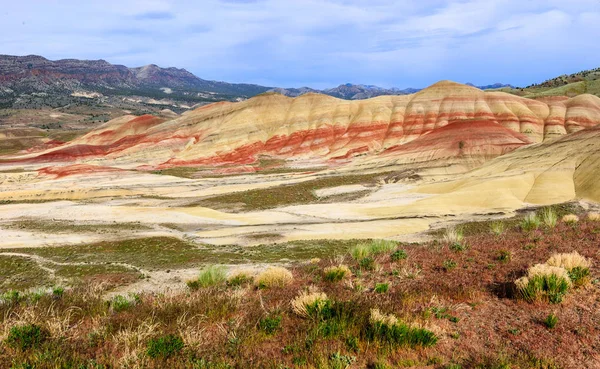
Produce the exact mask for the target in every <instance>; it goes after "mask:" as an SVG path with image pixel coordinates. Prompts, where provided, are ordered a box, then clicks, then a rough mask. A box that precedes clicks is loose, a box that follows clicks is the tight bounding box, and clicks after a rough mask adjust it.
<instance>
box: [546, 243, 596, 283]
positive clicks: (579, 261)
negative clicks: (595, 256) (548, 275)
mask: <svg viewBox="0 0 600 369" xmlns="http://www.w3.org/2000/svg"><path fill="white" fill-rule="evenodd" d="M546 264H548V265H551V266H556V267H561V268H564V269H565V270H566V271H567V273H568V274H569V278H571V281H572V282H573V284H574V285H575V286H577V287H578V286H582V285H584V284H586V283H587V282H588V281H589V278H588V277H589V275H590V267H591V266H592V263H591V262H590V261H589V260H588V259H586V258H585V257H583V256H581V255H580V254H579V253H578V252H577V251H574V252H571V253H563V254H554V255H552V256H551V257H550V259H548V261H547V262H546Z"/></svg>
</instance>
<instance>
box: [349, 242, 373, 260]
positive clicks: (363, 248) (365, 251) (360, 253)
mask: <svg viewBox="0 0 600 369" xmlns="http://www.w3.org/2000/svg"><path fill="white" fill-rule="evenodd" d="M350 255H351V256H352V258H353V259H354V260H362V259H364V258H366V257H368V256H369V255H370V249H369V247H368V246H367V245H364V244H361V245H356V246H354V247H352V248H351V249H350Z"/></svg>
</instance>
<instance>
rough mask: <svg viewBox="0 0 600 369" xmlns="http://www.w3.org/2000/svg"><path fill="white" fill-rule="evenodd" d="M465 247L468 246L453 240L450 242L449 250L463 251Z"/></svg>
mask: <svg viewBox="0 0 600 369" xmlns="http://www.w3.org/2000/svg"><path fill="white" fill-rule="evenodd" d="M466 249H468V246H467V245H465V244H463V243H459V242H455V243H453V244H450V250H452V251H456V252H461V251H465V250H466Z"/></svg>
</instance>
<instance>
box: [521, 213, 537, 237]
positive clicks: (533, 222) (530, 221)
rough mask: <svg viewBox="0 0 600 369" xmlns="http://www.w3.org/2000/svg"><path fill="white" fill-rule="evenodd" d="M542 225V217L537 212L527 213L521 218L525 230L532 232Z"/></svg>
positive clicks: (522, 227)
mask: <svg viewBox="0 0 600 369" xmlns="http://www.w3.org/2000/svg"><path fill="white" fill-rule="evenodd" d="M539 227H540V219H539V218H538V216H537V215H536V214H535V213H529V214H527V215H526V216H525V217H524V218H523V219H522V220H521V229H522V230H523V231H525V232H530V231H533V230H535V229H538V228H539Z"/></svg>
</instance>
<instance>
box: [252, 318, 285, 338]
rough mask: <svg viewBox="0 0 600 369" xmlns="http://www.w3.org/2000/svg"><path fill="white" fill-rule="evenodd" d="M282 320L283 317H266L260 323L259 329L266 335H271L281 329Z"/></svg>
mask: <svg viewBox="0 0 600 369" xmlns="http://www.w3.org/2000/svg"><path fill="white" fill-rule="evenodd" d="M281 319H282V318H281V315H273V316H267V317H264V318H262V319H261V320H260V321H259V322H258V327H259V328H260V329H261V330H263V331H264V332H265V333H266V334H268V335H271V334H273V333H275V332H277V331H278V330H279V329H280V328H281Z"/></svg>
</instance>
